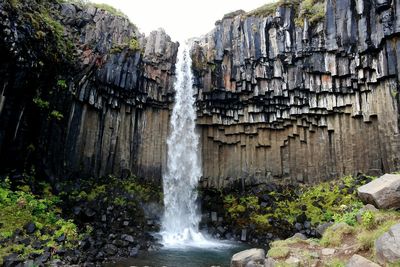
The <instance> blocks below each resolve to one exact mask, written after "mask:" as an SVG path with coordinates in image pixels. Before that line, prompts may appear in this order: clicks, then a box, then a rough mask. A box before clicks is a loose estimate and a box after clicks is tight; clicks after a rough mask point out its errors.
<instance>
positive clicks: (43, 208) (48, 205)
mask: <svg viewBox="0 0 400 267" xmlns="http://www.w3.org/2000/svg"><path fill="white" fill-rule="evenodd" d="M47 186H48V185H47V184H43V188H42V190H43V192H44V195H43V196H42V197H38V196H36V195H34V194H33V193H32V192H31V191H30V188H29V187H28V186H27V185H22V186H19V187H18V189H17V190H16V191H13V190H11V189H10V188H11V186H10V181H9V179H8V178H6V179H5V180H3V182H1V183H0V265H1V263H2V258H3V257H4V256H6V255H8V254H10V253H13V252H15V253H17V254H18V255H19V256H20V257H21V258H23V259H24V258H27V256H28V255H30V254H32V253H43V250H35V249H33V248H32V247H31V246H30V245H28V246H26V245H23V244H18V245H17V244H14V243H13V242H12V239H10V237H12V236H13V235H14V233H15V231H16V230H17V229H24V226H25V225H26V224H27V223H30V222H33V223H34V224H35V226H36V228H37V229H38V230H36V231H35V233H34V235H35V236H36V237H37V238H38V239H40V240H47V241H48V242H49V244H53V246H52V247H53V248H54V249H57V247H58V245H57V244H58V243H57V242H56V238H57V237H59V236H60V235H61V234H65V236H66V243H65V244H67V245H69V246H73V245H74V244H77V243H76V242H77V240H78V235H77V228H76V225H75V224H74V223H73V221H70V220H69V221H66V220H64V219H62V218H61V217H60V212H61V210H60V209H59V208H58V207H57V204H58V203H59V198H58V197H56V196H53V195H52V194H51V192H50V190H49V188H47ZM51 233H53V234H51ZM25 235H26V234H25Z"/></svg>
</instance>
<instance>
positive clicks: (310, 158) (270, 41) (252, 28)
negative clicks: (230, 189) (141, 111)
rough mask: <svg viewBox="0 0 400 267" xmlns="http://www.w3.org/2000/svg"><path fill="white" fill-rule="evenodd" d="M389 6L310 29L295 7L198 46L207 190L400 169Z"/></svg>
mask: <svg viewBox="0 0 400 267" xmlns="http://www.w3.org/2000/svg"><path fill="white" fill-rule="evenodd" d="M378 2H379V1H378ZM381 2H382V3H381ZM381 2H379V3H373V2H371V1H361V0H360V1H349V0H340V1H330V0H327V1H326V14H325V20H324V21H323V22H319V23H317V24H316V25H312V26H311V25H310V24H309V23H308V22H307V21H305V22H304V27H303V28H300V27H298V26H296V25H295V16H296V15H295V14H294V10H293V8H291V7H280V8H278V10H277V12H276V15H275V16H274V17H271V16H269V17H265V18H261V17H251V16H250V17H246V16H244V15H238V16H235V17H232V16H228V17H226V18H224V19H222V21H220V22H218V23H217V24H216V27H215V29H214V30H213V31H212V32H210V33H209V34H208V35H206V36H205V37H203V38H201V39H199V40H198V41H196V42H195V46H194V47H193V51H192V55H193V68H194V72H195V77H196V78H195V84H196V86H197V89H198V94H197V111H198V125H199V128H200V130H201V138H202V139H201V144H202V156H203V161H202V162H203V169H204V185H205V186H210V187H226V186H228V185H229V184H231V183H232V182H234V181H236V180H239V179H241V181H242V182H245V183H247V184H257V183H260V182H265V181H268V180H272V179H279V180H282V179H289V181H297V182H315V181H320V180H323V179H327V178H335V177H338V176H342V175H347V174H356V173H357V172H364V173H369V174H373V175H378V174H379V173H382V172H390V171H394V170H396V169H398V168H399V164H400V161H399V159H400V150H399V144H400V143H399V135H398V133H399V111H398V102H399V94H398V81H399V78H400V76H399V72H398V64H399V62H400V49H399V45H400V42H399V39H398V33H399V32H400V19H399V18H398V15H396V14H397V13H398V12H397V11H398V9H399V8H400V1H391V2H390V1H381ZM383 2H385V3H383Z"/></svg>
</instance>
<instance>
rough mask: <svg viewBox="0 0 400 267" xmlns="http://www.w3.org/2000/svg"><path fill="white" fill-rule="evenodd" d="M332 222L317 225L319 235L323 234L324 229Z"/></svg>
mask: <svg viewBox="0 0 400 267" xmlns="http://www.w3.org/2000/svg"><path fill="white" fill-rule="evenodd" d="M332 224H333V223H331V222H328V223H323V224H320V225H318V226H317V229H316V230H317V233H318V234H320V235H321V236H322V235H324V233H325V231H326V229H328V227H329V226H331V225H332Z"/></svg>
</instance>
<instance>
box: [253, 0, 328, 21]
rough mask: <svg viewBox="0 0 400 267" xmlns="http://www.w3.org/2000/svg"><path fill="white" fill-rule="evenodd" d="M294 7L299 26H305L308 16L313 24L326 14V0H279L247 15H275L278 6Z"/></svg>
mask: <svg viewBox="0 0 400 267" xmlns="http://www.w3.org/2000/svg"><path fill="white" fill-rule="evenodd" d="M281 6H291V7H293V9H294V11H295V14H296V18H295V23H296V25H297V26H300V27H303V26H304V25H303V22H304V19H305V18H307V19H308V21H309V22H310V23H311V24H315V23H317V22H319V21H321V20H322V19H323V18H324V16H325V1H324V0H294V1H291V0H279V1H277V2H274V3H268V4H265V5H263V6H261V7H259V8H257V9H255V10H253V11H250V12H249V13H247V16H257V17H267V16H273V15H274V13H275V12H276V10H277V8H278V7H281Z"/></svg>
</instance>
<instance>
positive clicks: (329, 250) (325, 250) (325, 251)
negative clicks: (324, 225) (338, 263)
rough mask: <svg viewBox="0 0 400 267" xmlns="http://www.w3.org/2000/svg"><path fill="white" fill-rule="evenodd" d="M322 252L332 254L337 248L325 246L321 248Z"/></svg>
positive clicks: (327, 254) (326, 254) (325, 254)
mask: <svg viewBox="0 0 400 267" xmlns="http://www.w3.org/2000/svg"><path fill="white" fill-rule="evenodd" d="M321 254H322V255H324V256H331V255H333V254H335V249H334V248H323V249H322V250H321Z"/></svg>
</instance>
